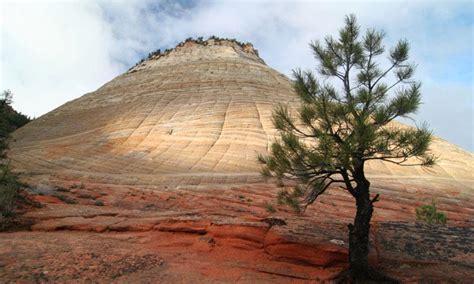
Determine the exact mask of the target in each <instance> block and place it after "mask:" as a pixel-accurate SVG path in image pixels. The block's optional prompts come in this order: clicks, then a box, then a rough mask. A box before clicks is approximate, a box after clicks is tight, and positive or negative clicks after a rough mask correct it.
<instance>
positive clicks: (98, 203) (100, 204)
mask: <svg viewBox="0 0 474 284" xmlns="http://www.w3.org/2000/svg"><path fill="white" fill-rule="evenodd" d="M95 206H104V202H102V201H101V200H97V201H96V202H95Z"/></svg>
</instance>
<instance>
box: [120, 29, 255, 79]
mask: <svg viewBox="0 0 474 284" xmlns="http://www.w3.org/2000/svg"><path fill="white" fill-rule="evenodd" d="M210 40H213V41H215V42H217V43H221V42H231V43H234V44H236V45H238V46H240V47H241V48H244V47H245V46H246V45H249V44H251V43H249V42H247V43H243V42H240V41H238V40H236V39H235V38H231V39H229V38H220V37H216V36H214V35H212V36H210V37H209V38H208V39H207V40H204V38H203V37H198V38H196V39H194V38H192V37H189V38H187V39H185V40H184V41H182V42H180V43H178V45H176V47H175V48H178V47H181V46H183V45H185V44H186V43H188V42H193V43H196V44H200V45H203V46H207V45H208V44H209V41H210ZM175 48H168V49H165V50H164V51H163V52H162V51H161V49H156V50H154V51H152V52H150V53H148V56H147V57H146V58H142V59H140V61H138V62H137V63H136V64H135V65H134V66H132V67H131V68H130V69H128V71H130V70H131V69H133V68H135V67H136V66H138V65H140V64H142V63H143V62H145V60H149V59H152V58H154V57H158V58H159V57H161V56H165V55H168V54H169V53H170V52H171V51H173V50H174V49H175ZM254 51H255V54H256V55H257V56H258V51H257V50H256V49H254Z"/></svg>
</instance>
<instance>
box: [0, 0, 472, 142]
mask: <svg viewBox="0 0 474 284" xmlns="http://www.w3.org/2000/svg"><path fill="white" fill-rule="evenodd" d="M40 2H41V3H40V4H31V3H30V4H27V3H26V2H25V1H21V2H20V4H18V1H16V2H12V1H10V2H4V3H2V5H1V7H2V9H3V12H2V20H1V21H0V23H1V25H2V38H1V39H2V44H1V46H2V48H3V50H2V51H1V55H2V64H1V65H2V66H1V72H2V75H1V81H0V88H2V89H5V88H9V89H11V90H12V91H13V92H14V93H15V94H16V96H15V97H14V100H15V107H17V108H18V109H20V110H21V111H23V112H25V113H27V114H30V115H34V116H38V115H40V114H43V113H45V112H47V111H49V110H51V109H52V108H54V107H57V106H59V105H61V104H62V103H64V102H66V101H68V100H70V99H73V98H76V97H78V96H80V95H82V94H84V93H86V92H90V91H93V90H95V89H97V88H98V87H99V86H100V85H102V84H103V83H105V82H107V81H109V80H110V79H112V78H113V77H114V76H116V75H118V74H120V73H122V72H124V71H125V70H126V69H127V68H128V67H130V66H131V65H133V63H135V62H136V61H138V60H139V59H140V57H141V56H144V55H145V54H146V53H147V52H149V51H152V50H154V49H156V48H162V49H163V48H169V47H173V46H174V45H175V44H176V43H178V42H180V41H182V40H183V39H185V38H187V37H190V36H193V37H197V36H204V37H208V36H210V35H217V36H220V37H229V38H237V39H238V40H240V41H250V42H252V43H254V45H255V46H256V47H257V48H258V49H259V51H260V55H261V56H262V58H263V59H264V60H265V61H266V62H267V64H268V65H269V66H271V67H273V68H275V69H277V70H279V71H281V72H283V73H285V74H287V75H289V74H290V73H291V70H292V69H293V68H295V67H302V68H314V67H315V64H316V62H315V61H314V60H313V58H312V55H311V52H310V50H309V48H308V43H309V42H310V41H311V40H313V39H323V38H324V36H326V35H328V34H332V35H335V34H336V33H337V30H338V28H339V27H341V26H342V24H343V17H344V15H346V14H348V13H355V14H356V15H357V16H358V19H359V21H360V23H361V25H362V27H363V30H365V29H366V28H367V27H376V28H383V29H384V30H385V31H386V32H387V44H388V45H391V44H393V43H394V42H395V41H396V40H397V39H399V38H407V39H408V40H409V41H410V42H411V43H412V51H413V52H412V54H413V60H414V61H415V62H416V63H418V64H419V68H418V72H417V78H419V79H421V80H422V81H423V82H424V85H423V86H424V87H423V91H424V105H423V107H422V109H421V110H420V113H419V115H418V116H417V117H418V118H420V119H422V120H426V121H427V122H428V123H429V124H430V125H431V126H432V127H433V129H434V131H435V133H436V134H439V135H441V136H444V137H445V138H448V139H449V140H450V141H451V142H454V143H456V144H459V145H461V146H462V147H464V148H466V149H469V150H471V151H472V150H473V149H474V145H473V141H472V131H473V130H472V118H473V117H472V113H473V109H474V106H473V102H472V94H473V85H472V84H473V82H472V49H473V43H472V40H473V39H472V36H471V37H469V34H470V35H472V32H473V24H472V22H473V21H472V18H473V17H472V14H473V12H472V11H473V5H474V4H472V2H453V1H451V2H450V1H431V2H424V1H411V2H399V1H384V2H366V1H363V2H361V1H345V2H329V1H328V2H325V1H301V2H297V1H204V2H194V1H171V0H168V1H148V0H133V1H98V2H97V1H59V2H58V1H54V2H49V1H40ZM463 19H465V21H463ZM460 55H461V58H462V60H463V62H461V59H459V56H460ZM462 55H464V57H462ZM466 58H467V62H466ZM469 60H470V61H469ZM469 62H470V64H471V66H469ZM466 64H467V65H466ZM466 69H468V70H467V71H466ZM466 72H470V74H471V77H469V76H468V75H469V73H467V75H466ZM466 78H467V79H466ZM466 80H467V81H466ZM453 93H456V95H453ZM453 98H455V99H453ZM460 109H462V111H460ZM440 112H442V113H444V119H440V115H439V113H440ZM446 121H447V122H446ZM450 121H452V122H454V121H455V123H456V125H457V127H456V128H454V127H452V125H451V124H450V123H449V122H450Z"/></svg>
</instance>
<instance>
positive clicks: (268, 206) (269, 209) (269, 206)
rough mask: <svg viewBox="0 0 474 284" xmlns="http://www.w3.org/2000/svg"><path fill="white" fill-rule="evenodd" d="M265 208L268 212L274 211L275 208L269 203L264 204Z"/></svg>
mask: <svg viewBox="0 0 474 284" xmlns="http://www.w3.org/2000/svg"><path fill="white" fill-rule="evenodd" d="M265 210H267V212H270V213H275V212H276V209H275V208H274V207H273V206H272V205H271V204H267V205H265Z"/></svg>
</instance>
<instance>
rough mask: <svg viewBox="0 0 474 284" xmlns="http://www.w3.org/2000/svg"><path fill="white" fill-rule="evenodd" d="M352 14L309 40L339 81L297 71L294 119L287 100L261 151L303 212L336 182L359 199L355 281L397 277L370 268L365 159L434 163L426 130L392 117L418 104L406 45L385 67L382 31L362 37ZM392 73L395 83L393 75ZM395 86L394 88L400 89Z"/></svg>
mask: <svg viewBox="0 0 474 284" xmlns="http://www.w3.org/2000/svg"><path fill="white" fill-rule="evenodd" d="M359 30H360V27H359V25H358V24H357V21H356V17H355V16H354V15H350V16H347V17H346V19H345V26H344V27H343V28H342V29H340V31H339V37H338V38H333V37H331V36H328V37H326V38H325V40H324V42H323V43H321V42H318V41H316V42H312V43H311V44H310V46H311V49H312V51H313V53H314V56H315V58H316V60H317V61H319V69H318V71H319V74H320V75H321V76H322V77H323V78H331V79H334V80H335V81H330V82H338V83H335V84H329V83H320V82H319V81H318V80H317V79H316V77H315V75H314V74H313V73H312V72H311V71H301V70H295V71H294V77H295V84H294V88H295V91H296V93H297V95H298V96H299V98H300V99H301V102H302V103H301V107H300V109H299V111H298V116H297V119H295V117H294V116H293V115H292V114H291V113H290V110H289V108H288V107H287V106H285V105H279V106H278V107H277V108H276V109H275V110H274V113H273V122H274V126H275V128H276V129H277V130H278V131H279V134H280V138H279V139H278V140H277V141H275V142H274V143H273V144H272V146H271V152H270V155H269V156H259V161H260V162H261V163H262V164H263V168H262V174H263V175H264V176H265V177H268V178H270V177H274V178H276V179H277V181H278V182H279V183H280V184H282V183H283V182H284V181H286V180H294V181H295V182H296V183H297V184H298V185H297V186H295V187H294V189H293V190H291V191H285V190H284V191H281V192H280V194H279V196H278V197H279V201H280V202H283V203H286V204H289V205H290V206H292V207H293V208H295V209H296V210H298V211H300V210H304V209H305V208H306V207H307V206H308V205H310V204H312V203H314V202H315V201H316V199H317V198H318V196H320V195H321V194H323V193H324V192H325V191H326V190H327V189H328V188H329V187H330V186H334V185H339V186H340V187H342V188H343V189H344V190H346V191H347V192H348V193H349V194H350V195H351V196H352V197H353V198H354V199H355V203H356V208H357V210H356V215H355V219H354V223H353V224H349V225H348V228H349V264H350V269H349V270H348V273H347V275H349V278H351V279H352V280H354V281H356V282H357V281H366V280H377V281H379V280H382V281H392V279H390V278H388V277H386V276H383V275H382V274H380V273H378V272H377V271H375V270H374V269H373V268H372V267H371V266H370V265H369V259H368V253H369V228H370V220H371V218H372V213H373V210H374V203H375V202H377V201H378V200H379V195H378V194H376V195H375V196H371V193H370V182H369V181H368V180H367V178H366V176H365V164H366V162H368V161H372V160H379V161H384V162H388V163H393V164H396V165H401V166H413V165H421V166H431V165H433V164H434V163H435V157H434V156H432V155H431V154H430V153H429V151H428V147H429V145H430V142H431V132H430V131H429V130H428V129H427V128H426V127H425V126H423V127H421V128H408V127H407V128H400V127H397V126H396V125H393V124H391V122H392V121H393V120H394V119H395V118H397V117H408V116H409V115H410V114H412V113H415V112H416V111H417V110H418V108H419V106H420V104H421V93H420V87H421V84H420V83H419V82H416V81H414V80H412V77H413V74H414V71H415V66H414V65H413V64H410V63H409V62H408V58H409V57H408V52H409V45H408V42H407V41H405V40H400V41H399V42H398V43H397V45H396V46H395V47H394V48H392V49H391V50H390V52H389V56H388V58H389V61H390V62H389V63H390V64H389V67H388V68H387V69H382V66H383V65H381V64H380V60H379V58H378V57H379V56H380V55H382V54H384V52H385V47H384V45H383V44H382V41H383V38H384V33H383V32H382V31H377V30H374V29H368V30H367V32H366V34H365V36H363V37H362V38H360V37H359V34H360V32H359ZM389 74H390V75H393V78H394V81H392V82H390V78H392V77H389V78H387V77H388V75H389ZM395 87H396V88H395Z"/></svg>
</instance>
